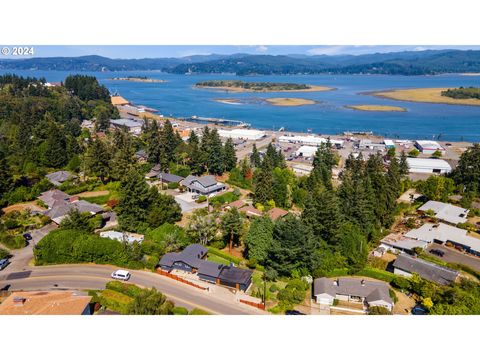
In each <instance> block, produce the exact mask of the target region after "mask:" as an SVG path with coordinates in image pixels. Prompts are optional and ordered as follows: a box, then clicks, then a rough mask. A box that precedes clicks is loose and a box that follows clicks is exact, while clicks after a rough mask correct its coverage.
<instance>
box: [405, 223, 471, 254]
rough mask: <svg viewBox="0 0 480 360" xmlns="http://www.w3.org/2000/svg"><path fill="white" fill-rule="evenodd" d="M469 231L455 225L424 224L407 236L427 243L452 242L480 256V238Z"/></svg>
mask: <svg viewBox="0 0 480 360" xmlns="http://www.w3.org/2000/svg"><path fill="white" fill-rule="evenodd" d="M467 234H468V231H467V230H463V229H459V228H457V227H455V226H451V225H447V224H443V223H439V224H430V223H427V224H423V225H422V226H421V227H419V228H418V229H413V230H410V231H409V232H407V233H406V234H405V236H407V237H409V238H411V239H416V240H420V241H424V242H426V243H433V242H434V243H437V244H445V245H447V244H451V245H453V246H456V247H460V248H462V249H463V250H465V251H466V252H468V253H470V254H472V255H476V256H480V239H477V238H475V237H473V236H468V235H467Z"/></svg>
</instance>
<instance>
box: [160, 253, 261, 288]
mask: <svg viewBox="0 0 480 360" xmlns="http://www.w3.org/2000/svg"><path fill="white" fill-rule="evenodd" d="M207 253H208V249H207V248H205V247H203V246H201V245H199V244H192V245H189V246H187V247H186V248H185V249H184V250H183V251H182V252H180V253H167V254H165V255H163V257H162V258H161V259H160V262H159V263H158V266H159V267H160V268H161V269H162V270H163V271H167V272H171V271H172V270H180V271H184V272H187V273H192V274H196V275H197V276H198V278H199V279H200V280H202V281H206V282H209V283H212V284H217V285H223V286H227V287H232V288H235V289H237V290H242V291H246V290H247V289H248V287H249V286H250V284H251V282H252V274H253V271H251V270H247V269H240V268H238V267H235V266H234V265H233V264H230V265H223V264H218V263H215V262H212V261H208V260H206V256H207Z"/></svg>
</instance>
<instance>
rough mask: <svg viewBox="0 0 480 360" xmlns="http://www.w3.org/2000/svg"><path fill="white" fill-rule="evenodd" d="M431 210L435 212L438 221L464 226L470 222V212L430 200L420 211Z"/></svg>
mask: <svg viewBox="0 0 480 360" xmlns="http://www.w3.org/2000/svg"><path fill="white" fill-rule="evenodd" d="M429 210H431V211H433V212H434V214H435V217H436V218H437V219H439V220H443V221H446V222H448V223H450V224H455V225H457V224H461V223H462V224H463V223H466V222H467V220H468V219H467V216H468V211H469V210H468V209H464V208H462V207H460V206H455V205H452V204H447V203H443V202H440V201H433V200H430V201H427V202H426V203H425V204H423V205H422V206H421V207H419V208H418V211H421V212H425V211H429Z"/></svg>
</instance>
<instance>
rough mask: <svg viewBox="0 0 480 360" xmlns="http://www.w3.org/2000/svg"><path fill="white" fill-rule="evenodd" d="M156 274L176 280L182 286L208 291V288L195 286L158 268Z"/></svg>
mask: <svg viewBox="0 0 480 360" xmlns="http://www.w3.org/2000/svg"><path fill="white" fill-rule="evenodd" d="M156 272H157V274H160V275H163V276H166V277H168V278H170V279H173V280H177V281H179V282H181V283H184V284H187V285H190V286H193V287H196V288H197V289H201V290H208V288H206V287H203V286H200V285H197V284H195V283H193V282H191V281H188V280H185V279H183V278H181V277H180V276H177V275H173V274H170V273H169V272H166V271H163V270H162V269H160V268H157V270H156Z"/></svg>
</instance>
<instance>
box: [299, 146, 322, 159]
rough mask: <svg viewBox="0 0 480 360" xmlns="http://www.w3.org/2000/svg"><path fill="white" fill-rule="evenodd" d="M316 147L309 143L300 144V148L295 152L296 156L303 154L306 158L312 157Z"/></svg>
mask: <svg viewBox="0 0 480 360" xmlns="http://www.w3.org/2000/svg"><path fill="white" fill-rule="evenodd" d="M317 149H318V147H316V146H310V145H302V146H300V148H299V149H298V150H297V151H296V152H295V155H297V156H303V157H306V158H309V157H313V156H314V155H315V153H316V152H317Z"/></svg>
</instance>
